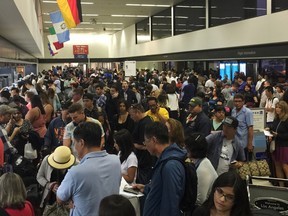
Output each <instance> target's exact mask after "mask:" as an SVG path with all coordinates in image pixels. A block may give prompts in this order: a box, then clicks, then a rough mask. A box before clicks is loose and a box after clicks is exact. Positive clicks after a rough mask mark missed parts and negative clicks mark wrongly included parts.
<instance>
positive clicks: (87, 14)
mask: <svg viewBox="0 0 288 216" xmlns="http://www.w3.org/2000/svg"><path fill="white" fill-rule="evenodd" d="M82 16H95V17H96V16H99V14H82Z"/></svg>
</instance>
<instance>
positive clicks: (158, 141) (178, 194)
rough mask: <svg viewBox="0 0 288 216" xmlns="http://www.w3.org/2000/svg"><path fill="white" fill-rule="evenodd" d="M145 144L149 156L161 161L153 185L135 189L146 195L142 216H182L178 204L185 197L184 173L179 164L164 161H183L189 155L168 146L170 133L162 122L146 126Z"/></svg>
mask: <svg viewBox="0 0 288 216" xmlns="http://www.w3.org/2000/svg"><path fill="white" fill-rule="evenodd" d="M144 143H145V145H146V148H147V150H148V151H149V153H150V154H151V155H153V156H156V157H157V158H158V159H157V162H156V164H155V166H154V168H153V170H154V172H153V176H152V179H151V182H150V183H149V184H147V185H145V186H144V185H141V184H136V185H135V187H137V188H138V189H140V190H141V191H142V192H144V194H145V198H146V199H145V204H144V210H143V216H150V215H159V216H162V215H163V216H164V215H165V216H166V215H174V216H178V215H181V213H180V209H179V204H180V201H181V199H182V197H183V195H184V189H185V180H186V179H185V169H184V166H183V164H182V163H181V162H180V161H178V160H168V161H167V162H164V160H165V159H168V158H169V157H171V156H173V157H177V158H179V159H180V160H184V158H185V157H186V152H185V151H184V150H183V149H181V148H180V147H179V146H178V145H177V144H176V143H174V144H172V145H170V144H169V135H168V129H167V127H166V126H165V125H164V124H162V123H160V122H153V123H151V124H149V125H147V126H146V128H145V142H144Z"/></svg>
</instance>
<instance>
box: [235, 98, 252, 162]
mask: <svg viewBox="0 0 288 216" xmlns="http://www.w3.org/2000/svg"><path fill="white" fill-rule="evenodd" d="M233 102H234V108H233V110H232V113H231V116H233V117H235V118H236V119H237V120H238V121H239V126H238V128H237V133H236V139H235V140H236V141H237V142H238V143H239V144H240V145H241V146H242V147H243V148H244V149H245V151H248V152H249V153H252V152H253V113H252V111H251V110H250V109H248V108H246V107H245V106H244V104H245V99H244V96H243V95H242V94H239V93H238V94H236V95H235V96H234V99H233ZM249 157H251V156H250V155H249Z"/></svg>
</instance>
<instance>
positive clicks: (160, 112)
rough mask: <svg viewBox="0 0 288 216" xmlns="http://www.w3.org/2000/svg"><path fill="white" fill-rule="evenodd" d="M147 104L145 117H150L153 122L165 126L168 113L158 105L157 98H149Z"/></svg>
mask: <svg viewBox="0 0 288 216" xmlns="http://www.w3.org/2000/svg"><path fill="white" fill-rule="evenodd" d="M147 103H148V107H149V110H148V111H147V112H146V115H147V116H149V117H151V118H152V119H153V121H160V122H162V123H164V124H165V122H166V121H167V120H168V119H169V113H168V111H167V110H166V109H165V108H162V107H160V106H159V105H158V101H157V98H155V97H149V98H148V100H147Z"/></svg>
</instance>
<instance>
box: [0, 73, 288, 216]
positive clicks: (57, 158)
mask: <svg viewBox="0 0 288 216" xmlns="http://www.w3.org/2000/svg"><path fill="white" fill-rule="evenodd" d="M274 87H275V88H274ZM274 87H273V86H272V83H270V82H269V78H268V77H265V78H264V77H262V76H260V75H259V76H258V80H257V82H253V78H252V77H246V76H245V75H244V74H243V73H235V74H234V78H233V80H229V79H228V76H225V77H224V78H223V79H221V77H220V76H219V73H218V72H217V71H212V70H211V71H209V72H207V73H206V74H205V73H198V72H194V71H191V72H188V71H185V72H183V73H180V74H177V73H176V72H175V71H168V72H166V71H162V72H159V71H157V70H154V71H148V70H146V71H144V70H143V71H142V70H141V71H137V75H136V76H135V77H129V78H125V76H124V73H123V72H106V71H104V70H90V71H89V72H87V74H84V73H83V72H82V71H81V70H78V69H76V70H75V69H67V68H65V69H64V70H62V69H61V68H60V67H57V68H55V67H53V68H52V69H51V70H48V71H43V72H41V73H39V74H38V75H37V76H36V75H33V74H32V75H29V76H26V77H24V78H23V79H22V80H19V81H18V83H17V86H13V87H6V88H3V89H2V90H1V93H0V103H1V105H0V124H1V131H0V136H1V141H2V142H1V143H0V167H1V169H2V170H1V172H2V173H5V174H3V175H2V176H1V177H0V208H1V209H0V211H2V210H3V212H5V211H6V213H9V214H10V215H11V216H12V215H19V216H21V215H26V216H30V215H31V216H32V215H34V210H36V208H38V207H39V209H40V210H39V212H41V211H43V210H44V209H45V206H48V205H52V204H53V203H55V202H57V203H58V204H59V205H63V206H65V208H67V209H70V215H73V216H77V215H79V216H80V215H85V216H89V215H100V216H101V215H102V216H104V215H107V216H108V215H121V214H120V213H119V212H123V214H122V215H128V216H129V215H131V216H133V215H135V214H136V213H135V210H134V208H133V207H131V206H130V204H131V203H130V202H129V201H128V202H127V200H126V199H125V198H124V197H122V196H119V195H117V194H119V187H120V182H121V181H126V183H127V184H130V185H132V186H133V188H134V189H135V190H139V191H141V192H142V193H143V194H144V198H140V203H141V215H144V216H151V215H157V216H158V215H173V216H174V215H175V216H177V215H182V212H181V209H180V207H179V203H180V202H181V199H182V198H183V196H184V193H185V184H187V182H185V181H186V175H185V168H184V167H183V165H182V163H181V162H179V161H178V160H169V161H167V160H168V159H169V158H170V157H176V158H178V159H179V160H182V161H185V160H189V161H191V162H192V163H193V164H194V166H195V170H196V171H195V172H196V174H195V175H197V178H198V184H197V193H196V196H197V197H196V202H195V205H194V206H193V210H194V209H195V211H194V212H192V211H191V212H189V214H190V215H195V216H196V215H213V216H214V215H216V216H217V215H233V216H237V215H239V216H242V215H243V216H244V215H245V216H247V215H248V216H249V215H252V213H251V210H250V206H249V200H248V195H247V189H246V186H245V182H243V181H242V180H241V179H240V177H239V175H238V174H237V172H236V171H237V169H238V168H240V167H241V166H242V165H243V163H244V162H245V161H246V160H249V159H251V157H252V154H253V151H254V147H253V113H252V111H251V109H250V108H253V107H261V108H263V109H265V111H266V113H267V122H266V126H265V129H266V130H269V131H270V132H271V134H272V135H273V136H271V137H269V138H268V139H267V142H268V144H270V143H271V142H272V141H274V142H275V143H276V147H275V150H274V151H273V152H270V156H271V161H272V162H271V165H272V166H275V170H276V172H275V177H278V178H288V144H287V143H288V142H287V141H288V135H287V131H288V105H287V101H288V91H284V89H283V86H282V85H280V84H277V85H274ZM263 129H264V128H263ZM28 143H29V144H31V145H32V147H33V149H35V150H36V152H37V156H36V158H28V159H29V161H28V162H31V164H32V167H34V168H35V170H36V171H35V176H34V177H35V182H34V183H36V184H39V185H41V188H42V191H43V192H42V194H41V196H42V197H41V199H40V200H41V202H40V203H38V204H37V205H35V204H34V203H32V204H31V203H30V202H29V201H28V200H29V194H28V195H27V193H26V191H25V187H27V186H28V183H27V182H29V181H27V180H26V181H25V178H27V177H30V178H31V177H33V176H23V173H21V174H20V173H18V174H19V175H18V174H17V172H16V170H17V169H15V167H16V166H18V165H19V158H22V159H23V160H24V159H25V158H24V156H25V153H26V151H27V149H26V145H27V144H28ZM26 159H27V158H26ZM17 160H18V165H17V163H16V161H17ZM13 169H14V170H15V173H12V172H11V171H13ZM27 173H28V172H27ZM29 175H30V174H29ZM121 179H122V180H121ZM12 182H15V183H13V186H12V185H11V184H12ZM30 182H31V181H30ZM10 183H11V184H10ZM16 186H17V187H16ZM280 186H284V184H283V183H281V185H280ZM27 196H28V197H27ZM120 203H121V205H120ZM33 208H34V210H33ZM111 208H115V209H119V210H115V209H111ZM39 212H37V211H35V213H36V215H37V214H41V213H39ZM113 212H114V213H113ZM124 212H126V213H124ZM1 215H2V214H1ZM3 215H4V213H3ZM186 215H187V214H186Z"/></svg>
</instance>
